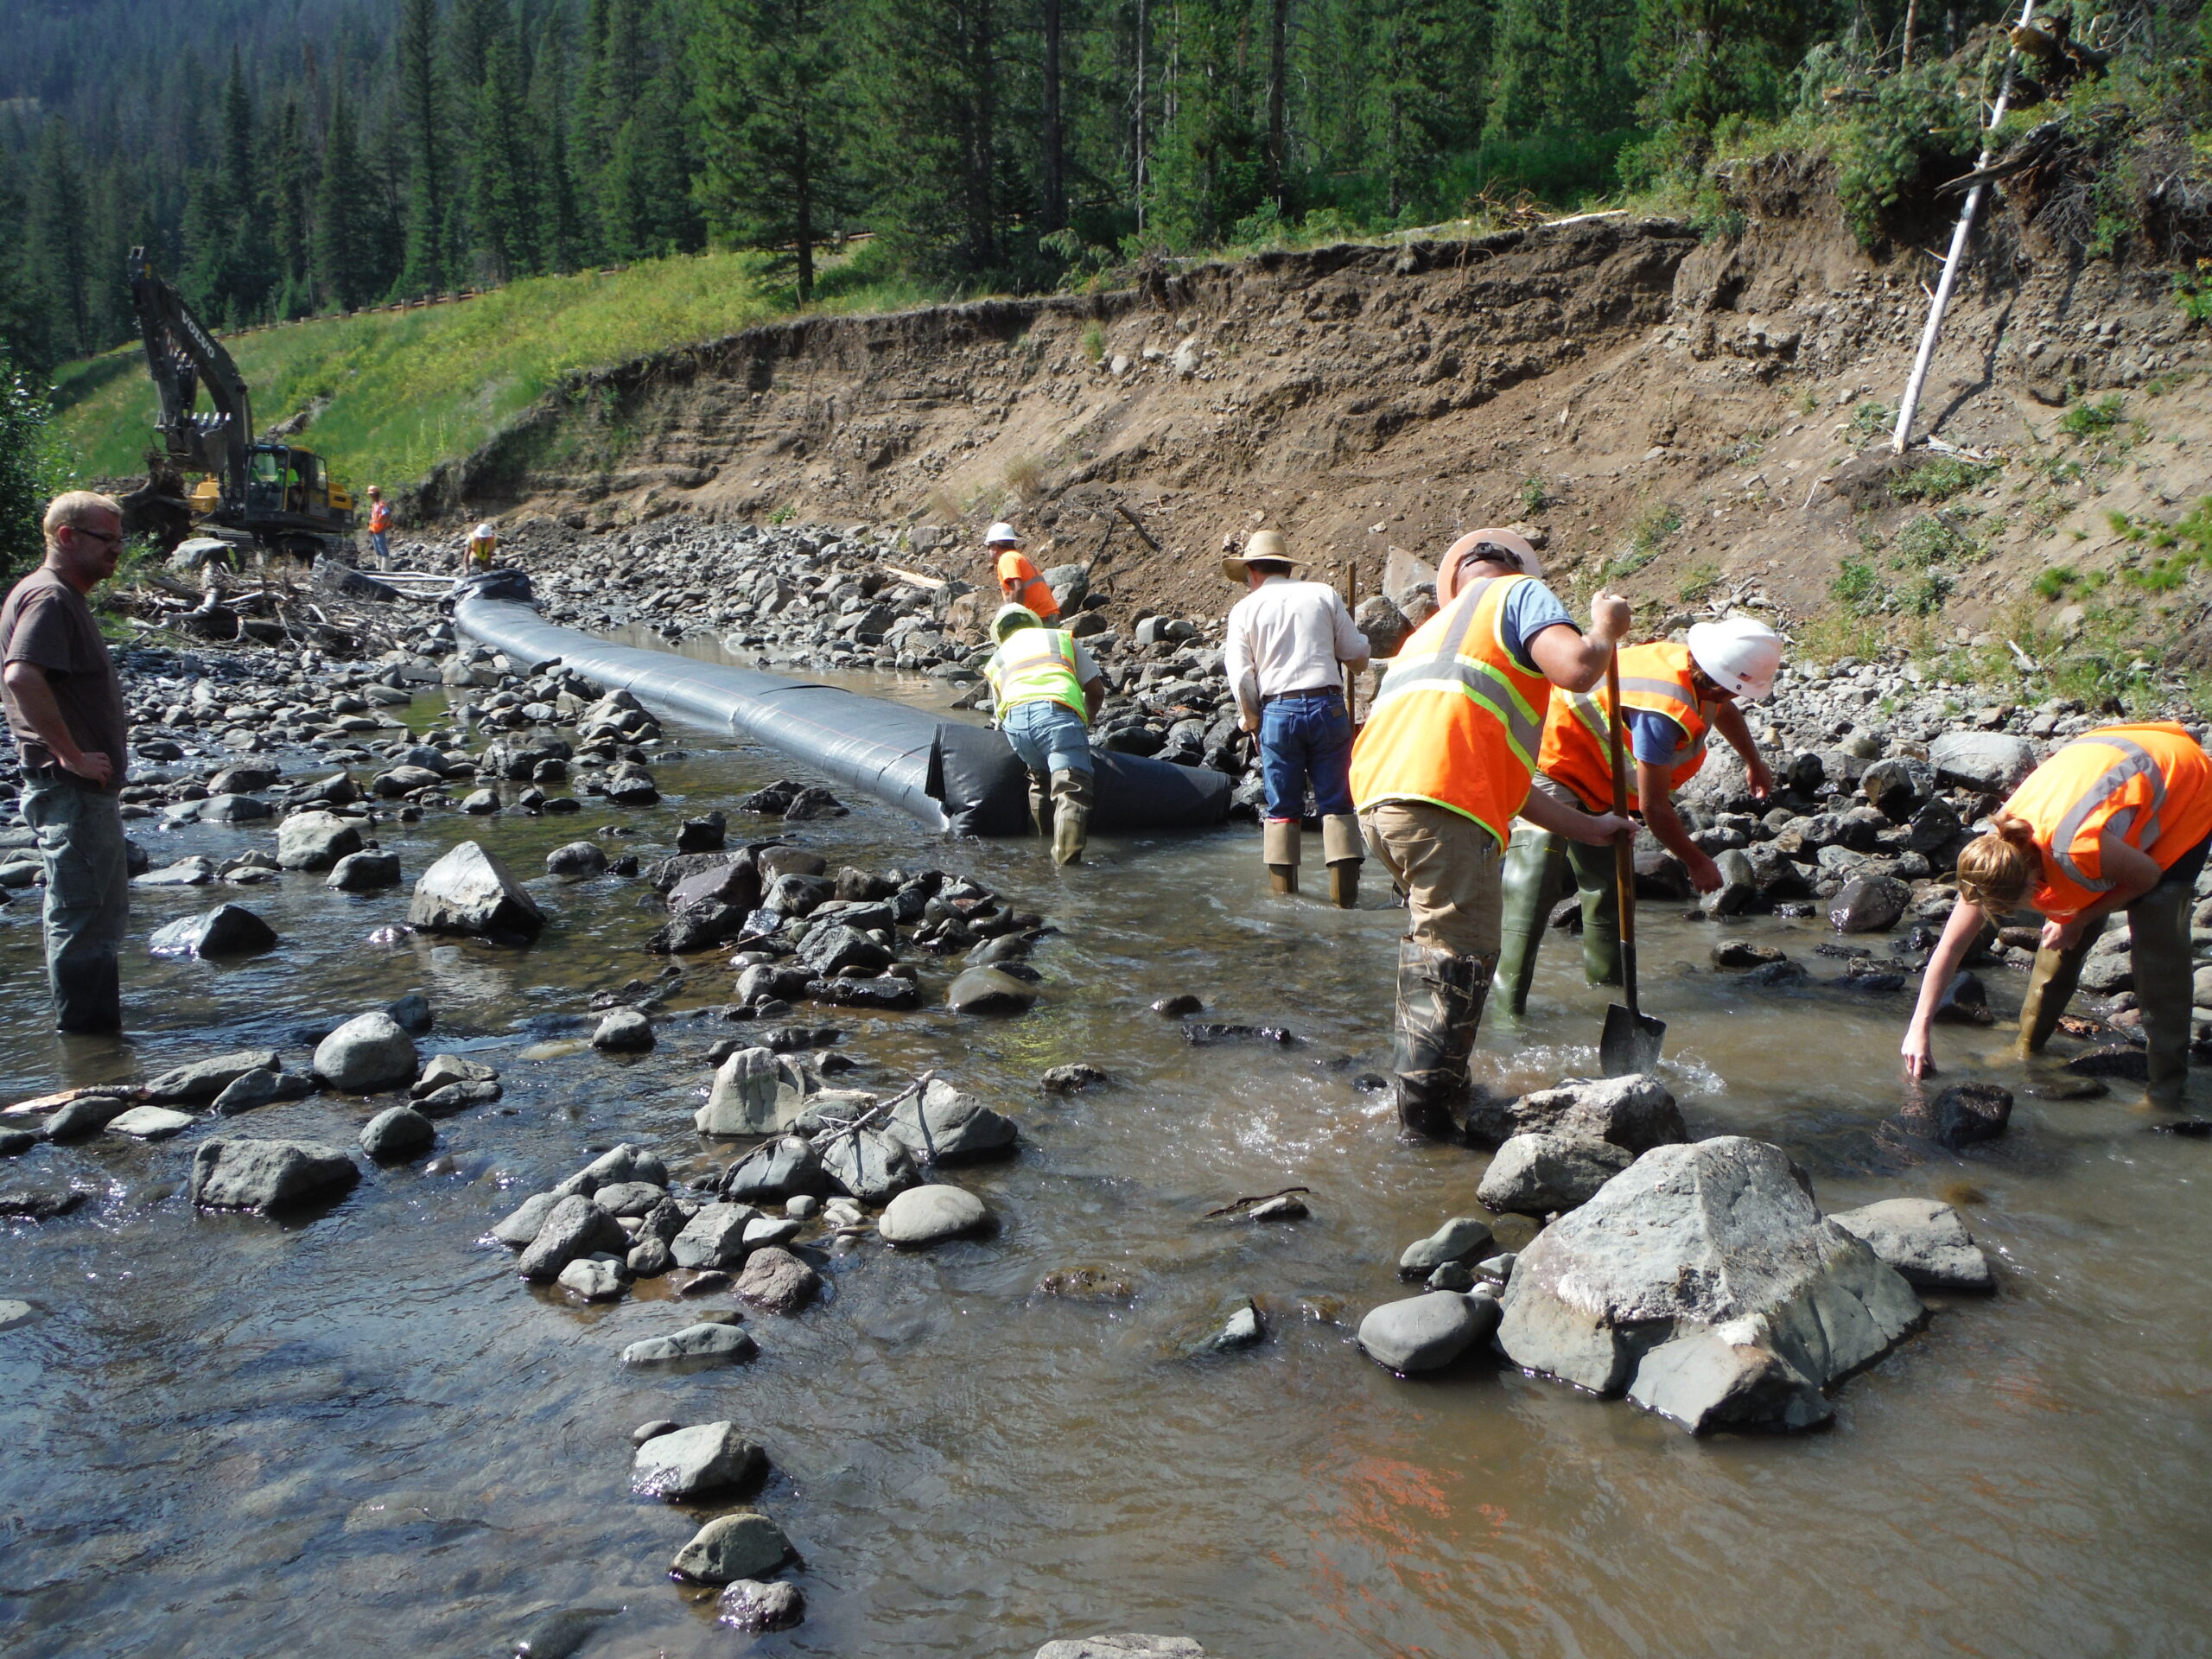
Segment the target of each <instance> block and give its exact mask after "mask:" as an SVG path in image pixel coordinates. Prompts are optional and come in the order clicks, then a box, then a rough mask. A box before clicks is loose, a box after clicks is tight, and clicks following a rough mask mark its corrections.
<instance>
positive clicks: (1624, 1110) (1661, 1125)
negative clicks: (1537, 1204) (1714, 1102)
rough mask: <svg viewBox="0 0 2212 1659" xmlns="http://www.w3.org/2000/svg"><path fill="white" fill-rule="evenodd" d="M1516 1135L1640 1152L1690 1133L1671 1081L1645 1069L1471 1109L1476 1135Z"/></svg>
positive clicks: (1469, 1124)
mask: <svg viewBox="0 0 2212 1659" xmlns="http://www.w3.org/2000/svg"><path fill="white" fill-rule="evenodd" d="M1467 1135H1468V1138H1469V1139H1470V1140H1473V1141H1491V1142H1492V1143H1495V1142H1497V1141H1503V1140H1505V1139H1506V1138H1507V1137H1508V1136H1510V1135H1565V1136H1567V1138H1569V1139H1570V1140H1580V1141H1611V1143H1612V1144H1613V1145H1614V1146H1617V1147H1623V1148H1624V1149H1625V1150H1627V1151H1628V1152H1630V1154H1643V1153H1646V1152H1649V1151H1650V1150H1651V1148H1652V1147H1663V1146H1671V1145H1672V1144H1674V1143H1675V1142H1676V1141H1687V1140H1688V1139H1689V1138H1690V1132H1689V1128H1688V1126H1687V1125H1686V1124H1685V1123H1684V1122H1682V1114H1681V1108H1679V1107H1678V1106H1676V1105H1675V1097H1674V1096H1672V1095H1670V1094H1669V1093H1668V1092H1667V1087H1666V1085H1665V1084H1662V1083H1661V1082H1660V1081H1659V1079H1658V1078H1656V1077H1651V1076H1649V1075H1647V1074H1645V1073H1643V1072H1640V1071H1639V1072H1633V1073H1631V1074H1630V1075H1629V1076H1627V1077H1605V1078H1601V1079H1599V1081H1597V1082H1595V1083H1567V1084H1560V1086H1559V1087H1558V1088H1556V1089H1539V1090H1535V1092H1534V1093H1532V1094H1526V1095H1522V1096H1521V1097H1520V1098H1519V1099H1518V1100H1513V1101H1507V1102H1503V1103H1491V1104H1488V1105H1483V1104H1478V1105H1477V1106H1476V1107H1475V1108H1474V1109H1472V1110H1471V1111H1470V1112H1469V1114H1468V1116H1467Z"/></svg>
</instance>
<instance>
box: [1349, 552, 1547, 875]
mask: <svg viewBox="0 0 2212 1659" xmlns="http://www.w3.org/2000/svg"><path fill="white" fill-rule="evenodd" d="M1531 580H1533V578H1531V577H1528V576H1519V575H1515V576H1494V577H1491V578H1489V579H1488V580H1485V581H1483V582H1476V583H1474V584H1472V585H1471V586H1470V587H1469V588H1468V589H1467V590H1466V592H1465V593H1463V594H1459V596H1458V597H1457V598H1455V599H1454V600H1453V601H1452V604H1451V605H1450V606H1448V607H1446V608H1445V609H1444V610H1443V611H1441V612H1440V613H1438V614H1437V615H1435V616H1433V617H1432V618H1430V619H1429V620H1427V622H1424V623H1423V624H1422V625H1421V626H1420V627H1419V628H1418V629H1416V630H1415V631H1414V635H1413V638H1412V639H1408V641H1407V642H1406V644H1405V647H1404V649H1403V650H1402V651H1401V652H1399V654H1398V657H1397V658H1396V660H1395V662H1393V663H1392V664H1390V665H1389V669H1388V670H1387V671H1386V672H1385V674H1384V676H1383V688H1382V690H1380V691H1379V692H1378V693H1376V698H1375V703H1374V706H1373V708H1372V709H1370V711H1369V715H1368V719H1367V724H1366V726H1365V728H1363V730H1362V731H1361V733H1360V735H1359V738H1358V741H1357V742H1356V743H1355V744H1354V745H1353V747H1352V764H1351V784H1352V796H1353V799H1354V800H1355V801H1356V802H1357V804H1358V805H1360V806H1361V807H1368V806H1371V805H1374V804H1376V803H1377V802H1381V801H1394V800H1395V801H1427V802H1429V803H1431V804H1433V805H1437V806H1441V807H1445V808H1446V809H1448V810H1452V811H1453V812H1457V813H1459V814H1460V815H1461V816H1462V817H1469V818H1472V819H1473V820H1474V821H1475V822H1476V823H1479V824H1481V825H1482V826H1483V827H1484V829H1488V830H1489V831H1490V832H1491V834H1492V835H1494V836H1497V839H1498V842H1499V843H1500V844H1501V845H1503V844H1504V843H1505V842H1506V841H1507V840H1508V839H1509V837H1510V834H1511V828H1510V826H1511V824H1512V821H1513V817H1514V815H1515V814H1516V813H1517V812H1518V811H1520V810H1521V809H1522V806H1523V805H1525V804H1527V802H1528V799H1529V779H1530V777H1531V776H1532V775H1533V773H1534V772H1535V765H1536V755H1537V753H1538V751H1539V750H1540V749H1541V747H1542V742H1543V729H1544V715H1545V713H1546V712H1547V711H1548V709H1549V708H1550V705H1551V690H1552V687H1551V682H1550V681H1549V680H1548V679H1546V678H1545V677H1543V676H1542V675H1541V673H1535V672H1532V671H1529V670H1526V669H1523V668H1522V667H1521V665H1520V664H1518V663H1516V662H1515V661H1514V659H1513V656H1512V653H1511V652H1509V651H1507V649H1506V647H1505V638H1504V608H1505V601H1506V599H1507V598H1508V597H1509V596H1510V594H1511V592H1512V589H1513V584H1514V583H1516V582H1528V581H1531Z"/></svg>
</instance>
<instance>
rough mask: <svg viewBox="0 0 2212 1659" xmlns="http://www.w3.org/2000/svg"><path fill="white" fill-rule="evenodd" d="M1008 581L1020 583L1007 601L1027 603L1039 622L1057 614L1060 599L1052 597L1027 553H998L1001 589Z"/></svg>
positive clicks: (1047, 620)
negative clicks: (1012, 596) (1011, 597)
mask: <svg viewBox="0 0 2212 1659" xmlns="http://www.w3.org/2000/svg"><path fill="white" fill-rule="evenodd" d="M1008 582H1020V584H1021V586H1020V588H1016V589H1015V590H1014V598H1013V599H1012V600H1011V601H1008V602H1009V603H1012V604H1015V605H1027V607H1029V608H1030V609H1031V610H1033V611H1034V612H1036V613H1037V620H1039V621H1040V622H1050V621H1052V620H1053V619H1054V618H1055V617H1057V616H1058V615H1059V613H1060V601H1058V600H1057V599H1055V598H1053V597H1052V589H1051V588H1047V587H1046V585H1045V578H1044V577H1042V576H1040V575H1038V574H1037V567H1036V566H1035V565H1033V564H1032V563H1029V556H1028V555H1027V554H1026V553H1001V554H1000V555H999V588H1000V589H1001V591H1004V589H1005V588H1006V584H1007V583H1008Z"/></svg>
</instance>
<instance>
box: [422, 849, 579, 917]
mask: <svg viewBox="0 0 2212 1659" xmlns="http://www.w3.org/2000/svg"><path fill="white" fill-rule="evenodd" d="M407 921H408V925H410V926H412V927H418V928H421V929H423V931H425V932H429V933H494V934H519V935H521V936H522V937H524V938H537V934H538V931H539V930H540V929H542V928H543V926H544V925H545V912H543V911H542V910H540V909H539V908H538V907H537V900H536V899H533V898H531V896H530V894H529V893H527V892H525V891H524V888H523V886H522V884H521V883H520V882H519V881H517V880H515V879H514V877H513V876H512V875H511V874H508V871H507V867H506V866H505V865H504V864H502V863H501V862H499V860H498V859H497V858H495V857H493V855H491V854H490V853H489V852H487V851H486V850H485V849H484V848H483V847H482V846H480V844H479V843H477V842H473V841H464V842H461V844H460V845H459V846H458V847H455V848H454V849H453V850H452V851H451V852H449V853H448V854H447V855H445V856H444V857H443V858H442V859H440V860H438V861H437V862H436V863H435V864H433V865H431V866H430V868H429V869H427V870H425V871H423V874H422V877H421V879H420V880H417V881H416V883H415V899H414V902H413V903H412V904H410V905H409V906H408V907H407Z"/></svg>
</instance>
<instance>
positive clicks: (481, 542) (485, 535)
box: [461, 518, 499, 576]
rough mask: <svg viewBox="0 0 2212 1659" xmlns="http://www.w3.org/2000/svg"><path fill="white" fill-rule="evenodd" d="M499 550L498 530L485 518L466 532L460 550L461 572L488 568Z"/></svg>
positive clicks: (479, 570)
mask: <svg viewBox="0 0 2212 1659" xmlns="http://www.w3.org/2000/svg"><path fill="white" fill-rule="evenodd" d="M498 552H499V531H498V529H497V528H495V527H494V526H493V523H492V521H491V520H490V519H488V518H487V519H486V520H485V521H484V522H483V523H482V524H479V525H477V526H476V528H475V529H474V530H472V531H469V532H468V541H467V543H466V544H465V545H464V546H463V547H462V548H461V575H464V576H466V575H472V574H475V573H479V572H481V571H485V570H489V569H491V568H492V560H493V557H494V556H496V555H497V554H498Z"/></svg>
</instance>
